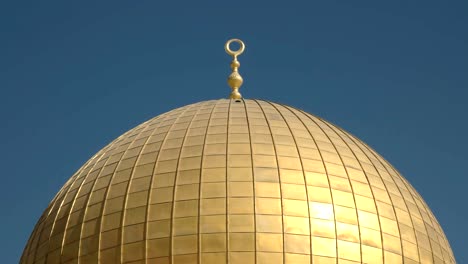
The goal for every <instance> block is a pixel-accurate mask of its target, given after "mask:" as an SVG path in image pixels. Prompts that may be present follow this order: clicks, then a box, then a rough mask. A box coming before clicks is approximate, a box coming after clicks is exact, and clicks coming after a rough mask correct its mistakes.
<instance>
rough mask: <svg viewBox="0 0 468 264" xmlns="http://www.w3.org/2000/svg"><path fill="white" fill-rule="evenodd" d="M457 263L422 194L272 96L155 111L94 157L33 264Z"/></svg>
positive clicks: (49, 220)
mask: <svg viewBox="0 0 468 264" xmlns="http://www.w3.org/2000/svg"><path fill="white" fill-rule="evenodd" d="M337 262H339V263H391V264H396V263H455V259H454V256H453V253H452V251H451V249H450V246H449V244H448V241H447V239H446V237H445V235H444V233H443V231H442V229H441V227H440V226H439V224H438V223H437V220H436V219H435V217H434V216H433V214H432V212H431V211H430V209H429V207H428V206H427V205H426V204H425V202H424V201H423V199H422V198H421V196H420V195H419V194H418V193H417V192H416V191H415V190H414V188H413V187H412V186H411V185H410V184H409V183H408V181H407V180H406V179H405V178H403V177H402V176H401V175H400V174H399V173H398V172H397V171H396V170H395V169H394V168H393V167H392V166H391V165H390V164H389V163H388V162H387V161H385V160H384V159H383V158H382V157H381V156H380V155H378V154H377V153H376V152H375V151H373V150H372V149H371V148H369V147H368V146H367V145H365V144H364V143H362V142H361V141H360V140H359V139H357V138H355V137H353V136H352V135H350V134H348V133H347V132H345V131H343V130H342V129H341V128H339V127H337V126H334V125H332V124H330V123H328V122H326V121H324V120H322V119H320V118H318V117H316V116H313V115H310V114H308V113H305V112H303V111H301V110H298V109H295V108H292V107H289V106H285V105H280V104H276V103H271V102H268V101H261V100H246V99H238V100H230V99H221V100H213V101H205V102H200V103H196V104H192V105H188V106H185V107H182V108H178V109H175V110H173V111H170V112H168V113H165V114H162V115H160V116H157V117H155V118H153V119H151V120H149V121H147V122H145V123H143V124H141V125H139V126H137V127H135V128H134V129H132V130H130V131H128V132H126V133H125V134H123V135H122V136H120V137H119V138H117V139H116V140H114V141H113V142H112V143H110V144H109V145H108V146H106V147H105V148H103V149H102V150H101V151H99V152H98V153H97V154H96V155H94V156H93V157H92V158H91V159H90V160H89V161H88V162H86V163H85V164H84V165H83V167H82V168H80V169H79V170H78V171H77V172H76V173H75V174H74V175H73V176H72V177H71V178H70V180H68V182H66V183H65V185H64V186H63V187H62V189H61V190H60V191H59V193H58V194H57V195H56V197H55V198H54V199H53V200H52V202H51V203H50V205H49V206H48V208H47V209H46V210H45V211H44V214H43V215H42V217H41V218H40V219H39V221H38V223H37V225H36V227H35V229H34V231H33V232H32V235H31V237H30V239H29V241H28V243H27V246H26V248H25V249H24V253H23V256H22V258H21V263H28V264H29V263H31V264H32V263H184V264H185V263H205V264H206V263H231V264H238V263H241V264H250V263H257V264H276V263H294V264H301V263H337Z"/></svg>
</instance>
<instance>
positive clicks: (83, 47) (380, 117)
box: [0, 0, 468, 263]
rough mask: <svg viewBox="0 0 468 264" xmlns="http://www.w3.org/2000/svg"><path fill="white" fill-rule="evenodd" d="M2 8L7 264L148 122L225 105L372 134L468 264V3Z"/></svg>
mask: <svg viewBox="0 0 468 264" xmlns="http://www.w3.org/2000/svg"><path fill="white" fill-rule="evenodd" d="M258 2H260V1H229V2H227V1H219V0H217V1H211V2H203V1H186V2H179V1H29V2H26V1H3V2H2V3H1V4H0V89H1V90H0V91H1V93H0V98H1V103H0V118H1V129H0V138H1V140H2V143H1V150H2V151H1V153H0V162H1V163H0V166H1V168H2V173H1V176H0V177H1V185H0V186H1V192H0V206H1V208H2V209H1V210H2V213H1V217H0V234H1V239H0V251H1V252H0V256H2V257H1V258H2V263H15V262H17V261H18V259H19V256H20V254H21V252H22V250H23V247H24V245H25V243H26V240H27V238H28V236H29V234H30V232H31V231H32V229H33V227H34V224H35V222H36V221H37V219H38V218H39V216H40V214H41V213H42V211H43V210H44V209H45V207H46V206H47V204H48V202H49V201H50V200H51V199H52V197H53V196H54V195H55V193H56V192H57V191H58V190H59V189H60V187H61V186H62V185H63V184H64V182H65V181H66V180H67V179H68V178H69V177H70V176H71V175H72V174H73V173H74V172H75V171H76V170H77V169H78V168H79V167H80V166H81V164H83V163H84V162H85V161H86V160H87V159H88V158H89V157H91V156H92V155H93V154H94V153H95V152H96V151H98V150H99V149H101V148H102V147H103V146H104V145H106V144H107V143H109V142H110V141H111V140H113V139H114V138H116V137H117V136H119V135H120V134H122V133H123V132H125V131H126V130H128V129H130V128H132V127H133V126H135V125H137V124H139V123H141V122H143V121H145V120H147V119H149V118H151V117H153V116H156V115H158V114H161V113H164V112H166V111H168V110H170V109H173V108H175V107H179V106H183V105H186V104H189V103H193V102H197V101H201V100H207V99H215V98H220V97H225V96H227V95H228V93H229V88H228V87H227V85H226V82H225V79H226V76H227V75H228V74H229V62H230V60H229V58H228V56H227V55H226V54H225V53H224V49H223V45H224V42H225V41H226V40H227V39H229V38H231V37H239V38H241V39H243V40H244V41H245V43H246V45H247V48H246V52H245V53H244V54H243V55H242V56H241V57H240V61H241V64H242V66H241V68H240V71H241V73H242V75H243V76H244V80H245V82H244V86H243V87H242V89H241V92H242V93H243V95H244V96H245V97H247V98H262V99H267V100H272V101H277V102H282V103H285V104H289V105H293V106H296V107H299V108H302V109H304V110H306V111H308V112H311V113H314V114H317V115H319V116H321V117H323V118H325V119H327V120H329V121H331V122H333V123H335V124H338V125H339V126H341V127H343V128H345V129H346V130H347V131H349V132H351V133H353V134H355V135H357V136H358V137H360V138H361V139H363V140H364V141H365V142H367V143H368V144H370V145H371V146H372V147H373V148H374V149H376V150H377V151H378V152H379V153H380V154H382V155H383V156H384V157H385V158H387V159H388V160H389V161H390V162H391V163H392V164H393V165H394V166H395V167H396V168H397V169H399V171H400V172H401V173H402V174H403V175H404V176H405V177H406V178H407V179H408V180H409V181H410V182H411V183H412V184H413V186H415V187H416V189H417V190H418V191H419V192H420V193H421V195H422V196H423V197H424V198H425V200H426V202H427V203H428V204H429V205H430V207H431V208H432V210H433V211H434V213H435V215H436V216H437V218H438V220H439V222H440V223H441V225H442V227H443V228H444V230H445V233H446V234H447V236H448V238H449V240H450V242H451V245H452V248H453V250H454V253H455V256H456V258H457V260H458V262H459V263H468V251H467V250H466V238H467V237H468V225H467V220H468V210H467V209H468V206H467V200H468V198H467V190H468V189H467V186H468V173H467V171H468V170H467V166H468V151H467V150H468V137H467V135H468V121H467V120H468V119H467V115H468V106H467V103H466V102H467V96H468V2H467V1H341V3H338V2H336V1H300V2H299V1H297V2H293V1H289V2H288V1H281V2H279V3H275V2H274V1H264V3H263V4H260V3H258Z"/></svg>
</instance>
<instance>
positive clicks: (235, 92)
mask: <svg viewBox="0 0 468 264" xmlns="http://www.w3.org/2000/svg"><path fill="white" fill-rule="evenodd" d="M232 42H237V43H239V45H240V47H239V49H238V50H236V51H233V50H231V48H230V47H229V46H230V45H231V43H232ZM224 49H225V50H226V52H227V54H229V55H231V56H232V62H231V69H232V72H231V74H230V75H229V77H228V79H227V83H228V84H229V86H230V87H231V89H232V92H231V94H230V95H229V98H231V99H241V98H242V95H241V94H240V93H239V88H240V87H241V85H242V83H243V82H244V80H243V79H242V76H241V75H240V74H239V71H238V69H239V67H240V63H239V61H238V60H237V56H239V55H241V54H242V52H244V49H245V45H244V42H242V40H240V39H230V40H228V41H227V42H226V44H225V45H224Z"/></svg>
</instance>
